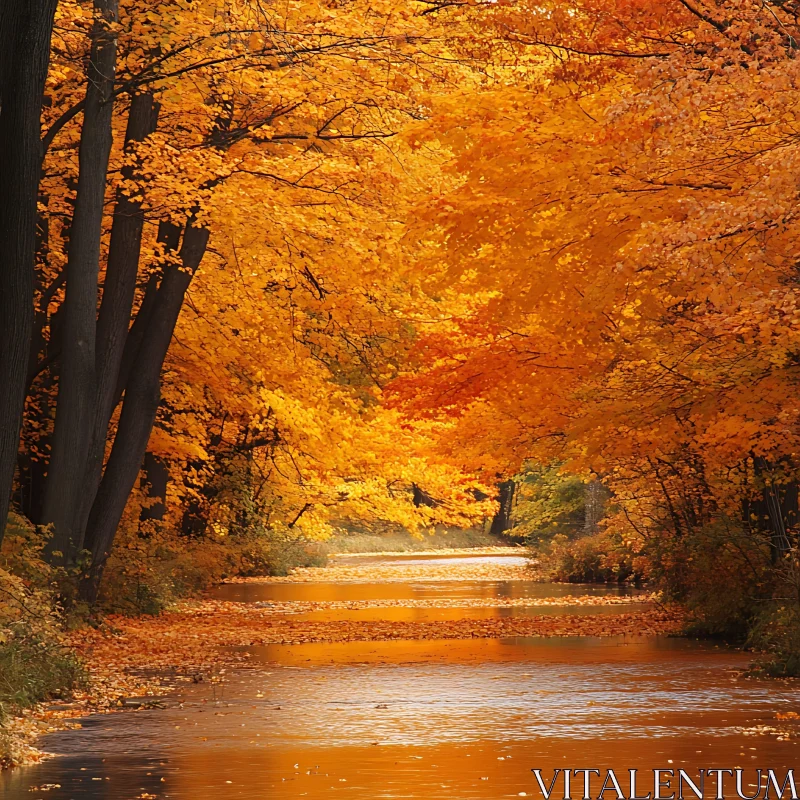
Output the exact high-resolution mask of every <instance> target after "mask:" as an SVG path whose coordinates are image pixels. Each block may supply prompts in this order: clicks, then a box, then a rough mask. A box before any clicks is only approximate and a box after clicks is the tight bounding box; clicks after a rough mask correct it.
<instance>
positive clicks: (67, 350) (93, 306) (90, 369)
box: [44, 0, 119, 561]
mask: <svg viewBox="0 0 800 800" xmlns="http://www.w3.org/2000/svg"><path fill="white" fill-rule="evenodd" d="M94 8H95V12H96V14H97V17H96V20H95V24H94V27H93V29H92V47H91V52H90V55H89V66H88V69H87V90H86V103H85V107H84V112H83V114H84V117H83V127H82V129H81V143H80V150H79V156H78V158H79V177H78V193H77V198H76V201H75V215H74V218H73V220H72V228H71V231H70V246H69V257H68V260H67V285H66V295H65V299H64V307H65V308H64V344H63V350H62V355H61V369H60V371H59V382H58V405H57V408H56V420H55V427H54V431H53V449H52V453H51V456H50V465H49V468H48V477H47V489H46V491H45V500H44V520H45V522H48V523H52V524H53V527H54V534H53V539H52V540H51V542H50V544H49V546H48V550H49V552H50V554H51V556H53V555H55V554H57V553H60V554H61V556H60V557H61V558H62V559H64V560H66V561H70V560H72V558H73V557H74V555H75V554H76V552H77V550H78V549H80V547H81V546H82V544H83V542H82V531H80V530H79V529H78V527H77V522H78V514H79V510H80V502H81V497H82V493H83V488H84V487H83V480H84V476H85V474H86V456H87V452H88V447H89V441H90V436H91V427H92V413H93V410H94V401H95V392H96V371H95V344H96V333H97V279H98V273H99V269H100V240H101V236H102V227H103V207H104V201H105V190H106V176H107V173H108V160H109V156H110V153H111V146H112V144H113V132H112V127H111V123H112V116H113V110H114V104H113V91H114V77H115V73H116V63H117V40H116V32H115V31H114V25H115V23H116V22H117V21H118V17H119V13H118V0H95V2H94Z"/></svg>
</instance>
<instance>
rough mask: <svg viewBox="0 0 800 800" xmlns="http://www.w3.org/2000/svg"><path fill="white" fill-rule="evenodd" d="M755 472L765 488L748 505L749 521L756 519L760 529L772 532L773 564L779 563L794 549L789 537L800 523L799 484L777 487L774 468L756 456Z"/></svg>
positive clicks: (754, 459)
mask: <svg viewBox="0 0 800 800" xmlns="http://www.w3.org/2000/svg"><path fill="white" fill-rule="evenodd" d="M753 469H754V472H755V475H756V477H757V478H759V479H760V480H761V481H762V482H763V484H764V486H763V488H762V490H761V497H760V498H759V499H758V500H756V501H753V502H752V503H750V504H748V505H749V508H748V517H749V516H750V515H753V516H755V517H756V524H757V527H758V528H759V529H760V530H763V531H768V532H769V535H770V547H771V552H772V561H773V563H777V562H778V561H779V560H780V559H781V558H782V557H783V556H784V555H786V553H787V552H788V551H789V550H790V549H791V546H792V545H791V541H790V539H789V533H790V530H791V526H792V525H793V524H794V523H795V522H796V520H797V500H798V493H797V484H796V483H795V482H794V481H791V482H788V483H785V484H779V483H776V481H775V479H774V478H773V475H772V473H773V472H774V467H773V465H771V464H770V463H769V462H768V461H767V460H766V459H765V458H763V457H762V456H753Z"/></svg>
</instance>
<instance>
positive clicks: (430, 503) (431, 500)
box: [411, 483, 442, 508]
mask: <svg viewBox="0 0 800 800" xmlns="http://www.w3.org/2000/svg"><path fill="white" fill-rule="evenodd" d="M411 496H412V502H413V503H414V505H415V506H416V507H417V508H420V507H421V506H427V507H428V508H437V507H438V506H440V505H441V504H442V503H441V501H440V500H437V499H436V498H435V497H431V496H430V495H429V494H428V493H427V492H426V491H425V490H424V489H420V487H419V486H417V484H416V483H412V484H411Z"/></svg>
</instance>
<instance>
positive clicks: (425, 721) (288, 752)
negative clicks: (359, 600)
mask: <svg viewBox="0 0 800 800" xmlns="http://www.w3.org/2000/svg"><path fill="white" fill-rule="evenodd" d="M287 588H303V589H310V588H312V587H311V586H309V585H303V586H302V587H296V586H290V587H287ZM348 588H349V589H351V590H354V591H358V590H360V589H363V588H364V587H363V585H361V586H349V587H348ZM393 588H396V587H393ZM484 588H485V587H484ZM570 588H572V589H573V591H574V587H570ZM551 596H552V595H551ZM351 597H352V595H351ZM315 599H319V598H315ZM374 610H378V611H381V612H387V611H391V609H370V611H374ZM417 610H423V609H417ZM424 610H426V611H429V610H430V609H424ZM250 652H251V653H252V655H253V665H252V668H251V669H246V670H238V671H236V672H235V673H233V674H232V675H231V676H230V680H229V681H228V682H227V683H226V684H224V685H223V686H222V687H214V686H209V685H204V684H200V685H198V686H191V687H189V688H187V689H186V690H185V693H184V694H183V695H182V696H181V698H180V699H181V700H182V705H181V706H178V705H175V706H173V707H171V708H168V709H166V710H153V711H141V712H137V713H134V714H120V715H109V716H96V717H93V718H90V719H89V720H86V721H85V727H84V728H83V729H82V730H80V731H75V732H65V733H60V734H55V735H53V736H50V737H48V739H47V740H46V742H45V744H46V746H47V747H48V748H49V749H51V750H53V751H55V752H58V753H61V754H63V756H62V757H61V758H59V759H56V760H52V761H49V762H45V763H44V764H41V765H39V766H36V767H33V768H30V769H25V770H18V771H16V772H14V773H12V774H11V775H7V776H4V777H3V778H1V779H0V781H4V783H3V784H2V785H3V788H4V789H5V793H4V795H3V796H4V797H7V798H9V800H22V798H26V800H27V799H29V798H37V797H40V796H41V797H43V798H48V799H49V798H52V799H53V800H61V798H75V799H76V800H79V798H87V800H100V799H101V798H102V799H103V800H106V799H108V800H111V798H114V800H117V799H118V798H134V797H137V796H141V794H142V793H143V792H146V793H148V794H154V795H156V796H157V797H159V798H161V797H164V798H176V799H179V800H211V798H215V800H217V799H218V800H232V798H273V799H274V800H294V798H301V797H307V798H315V799H317V800H322V798H330V796H331V795H332V794H333V795H334V796H336V795H341V796H342V797H343V798H353V799H354V800H373V798H419V800H422V799H423V798H425V799H426V800H428V799H431V798H433V799H435V800H439V798H441V799H442V800H444V798H447V799H448V800H452V799H453V798H457V799H458V798H482V799H483V800H490V798H491V799H492V800H494V799H495V798H502V797H518V796H519V795H520V793H521V792H525V793H527V795H528V796H534V797H539V796H540V795H539V792H538V789H537V788H536V785H535V783H534V780H533V778H532V775H531V773H530V770H531V768H533V767H539V768H542V769H545V770H551V769H553V768H555V767H566V766H569V767H573V768H582V767H598V768H601V769H605V768H608V767H613V768H615V769H617V770H624V769H627V768H639V769H645V770H652V769H653V768H656V767H666V766H673V767H676V768H677V767H683V768H685V769H688V770H696V769H697V768H698V767H706V768H710V767H726V768H727V767H733V766H741V767H749V766H753V767H755V766H759V767H773V768H783V767H786V766H792V765H794V766H796V762H797V749H796V745H795V744H794V742H792V741H777V740H776V739H775V738H774V737H751V736H746V735H745V734H744V733H743V732H742V729H743V728H747V727H749V726H753V725H757V724H762V723H769V722H771V721H773V720H774V715H775V712H776V711H781V710H782V711H787V710H794V711H797V710H800V702H799V701H798V699H797V695H796V692H795V690H794V687H793V686H792V685H791V684H784V683H776V682H758V681H752V680H746V679H743V678H740V677H737V674H738V671H739V670H740V669H741V668H742V667H743V666H744V665H745V664H746V663H747V659H746V657H745V656H743V655H742V654H740V653H736V652H733V651H728V650H725V649H720V648H715V647H713V646H709V645H704V644H699V643H695V642H688V641H683V640H675V639H652V638H647V639H645V638H641V639H640V638H632V639H625V638H618V639H591V638H583V639H577V638H572V639H568V638H565V639H527V638H525V639H508V640H471V641H432V642H426V641H414V642H403V641H390V642H354V643H341V644H307V645H297V646H285V645H274V646H268V647H261V648H251V650H250ZM48 783H58V784H61V787H60V788H59V789H53V790H52V791H50V792H48V793H47V794H46V795H43V794H41V795H40V794H38V793H36V792H34V793H31V792H29V789H30V787H32V786H41V785H43V784H48ZM608 796H609V797H610V796H611V795H608Z"/></svg>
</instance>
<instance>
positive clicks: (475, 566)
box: [5, 548, 684, 764]
mask: <svg viewBox="0 0 800 800" xmlns="http://www.w3.org/2000/svg"><path fill="white" fill-rule="evenodd" d="M503 550H504V552H498V549H496V548H492V549H491V550H490V551H487V552H483V551H481V552H480V553H476V552H464V551H459V552H452V551H445V552H442V551H432V552H425V553H415V554H413V556H409V555H406V556H404V557H403V558H400V559H397V560H395V559H393V558H392V557H388V556H384V557H381V558H379V559H377V560H376V556H375V554H370V555H369V556H366V555H365V556H364V557H354V556H353V555H352V554H348V555H347V556H346V557H344V558H343V559H341V561H340V563H337V561H336V560H334V562H333V563H332V564H331V565H330V566H328V567H325V568H318V569H303V570H296V571H295V572H294V573H293V574H292V575H290V576H288V577H286V578H267V579H249V580H247V581H238V582H236V583H235V584H234V585H232V586H229V587H227V588H229V589H236V588H237V587H238V588H239V589H240V590H254V591H257V592H258V591H261V592H263V591H266V592H267V593H268V594H269V593H270V592H279V593H280V592H284V593H285V592H286V591H290V592H291V591H294V592H295V593H297V592H301V593H307V592H311V593H312V594H313V593H314V592H317V593H318V594H322V595H325V594H326V592H327V593H330V592H331V591H333V592H334V593H335V594H336V593H339V594H342V593H343V594H347V593H348V592H357V593H358V592H362V593H363V592H364V591H369V590H370V587H372V588H373V589H374V587H376V586H378V587H384V590H385V591H388V592H390V593H392V592H394V593H400V594H401V595H402V592H401V591H400V589H401V588H402V586H403V585H405V586H412V587H413V586H416V587H418V588H419V589H420V591H422V592H423V593H424V592H425V591H427V592H433V595H432V596H419V597H414V596H400V597H368V596H367V597H356V598H349V599H331V598H328V599H317V600H309V599H298V597H297V596H293V597H292V598H290V599H284V600H275V599H273V600H270V601H266V602H264V601H255V602H253V601H235V600H224V599H213V598H207V599H204V600H196V601H187V602H182V603H179V604H177V605H176V606H174V607H173V608H172V609H170V610H168V611H166V612H164V613H162V614H161V615H160V616H158V617H135V618H134V617H123V616H109V617H107V618H106V619H105V620H104V621H103V624H102V625H100V626H99V627H97V628H85V629H81V630H78V631H74V632H72V633H71V634H69V636H68V642H69V644H70V646H71V647H72V648H74V650H75V651H76V652H77V653H78V654H79V656H80V657H81V659H82V660H83V662H84V663H85V665H86V667H87V669H88V671H89V675H90V681H91V685H90V688H89V689H88V690H87V691H85V692H77V693H75V696H74V697H73V698H72V699H70V701H69V702H61V703H58V702H56V703H50V704H47V705H41V706H39V707H36V708H34V709H31V710H29V711H28V712H26V713H25V714H24V715H22V716H20V717H17V718H15V719H14V720H12V721H11V722H10V724H9V725H8V726H7V729H6V732H5V733H6V737H7V738H9V737H10V739H11V740H13V741H12V745H11V747H10V749H11V753H12V754H11V757H10V758H9V759H8V760H9V762H10V763H13V764H30V763H35V762H36V761H37V760H38V759H40V758H42V757H43V756H42V753H41V752H40V751H39V750H38V749H37V748H36V747H35V744H34V743H35V741H36V739H37V738H38V737H40V736H41V735H43V734H46V733H49V732H52V731H53V730H58V729H61V728H64V727H68V726H70V725H73V724H75V723H74V720H75V719H76V718H78V717H85V716H87V715H89V714H96V713H110V712H113V711H120V710H125V709H132V708H133V709H138V708H145V707H148V706H149V705H152V702H151V701H148V699H147V698H157V697H159V696H162V695H165V694H168V693H170V692H174V691H175V690H176V688H177V687H180V685H182V684H183V685H185V684H187V683H205V682H211V683H216V682H221V681H223V680H224V677H225V674H226V671H228V670H230V669H232V668H235V667H241V666H246V665H248V663H249V661H250V653H249V652H247V650H246V649H247V648H252V647H263V646H269V645H288V646H300V645H304V644H311V643H331V644H341V643H356V642H362V643H363V642H390V641H395V642H396V641H409V642H412V641H413V642H420V641H437V640H442V641H446V640H476V639H482V640H506V639H515V638H518V637H576V636H577V637H620V636H623V637H642V636H650V637H652V636H664V635H672V634H675V633H677V632H678V631H679V630H680V629H681V626H682V625H683V623H684V617H683V614H682V613H681V612H680V611H679V610H677V609H665V608H662V607H659V606H656V605H654V604H653V600H654V598H653V597H651V596H646V595H641V594H640V595H622V594H606V595H598V594H589V593H586V591H585V588H584V587H577V586H554V587H553V589H556V588H557V589H558V590H559V591H560V594H559V595H558V596H556V595H549V596H548V595H547V594H546V591H547V590H549V589H550V587H541V588H542V591H544V592H545V594H543V595H540V596H527V595H526V594H525V592H528V593H529V592H531V591H532V590H533V589H537V588H538V586H539V585H538V584H535V583H534V582H533V581H531V573H530V569H529V566H528V564H527V562H526V560H525V559H523V558H519V557H518V556H516V554H514V553H513V552H512V553H510V554H509V553H508V550H506V549H503ZM398 561H399V562H400V563H398ZM293 587H294V588H293ZM348 587H351V588H348ZM392 587H394V588H392ZM431 587H437V588H436V589H435V591H434V590H433V589H432V588H431ZM498 587H501V589H499V590H498ZM522 587H524V588H525V592H523V596H513V595H514V594H515V592H518V591H520V590H521V588H522ZM473 591H475V592H477V595H478V596H471V595H470V594H469V593H470V592H473ZM465 592H466V593H467V594H465ZM398 610H401V611H403V610H405V612H407V613H411V612H413V614H414V615H418V614H429V615H430V614H441V615H443V618H442V619H436V618H414V619H398V618H390V616H391V614H392V613H396V612H397V611H398ZM604 610H607V611H609V612H612V613H598V612H602V611H604ZM553 611H555V612H557V613H550V612H553ZM560 612H563V613H560ZM486 613H491V614H508V615H509V616H491V617H485V616H484V617H481V616H480V615H481V614H486ZM358 614H368V615H369V614H371V615H373V616H377V618H369V617H366V618H359V617H358V616H357V615H358ZM524 614H528V616H524ZM348 615H349V616H348ZM353 615H356V616H353ZM315 616H316V618H315ZM320 617H322V618H320Z"/></svg>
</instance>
